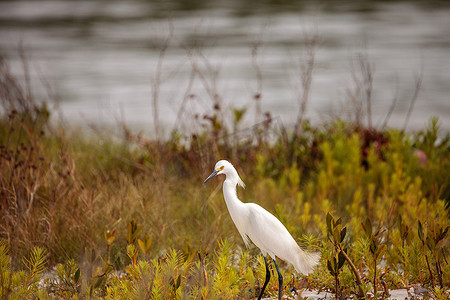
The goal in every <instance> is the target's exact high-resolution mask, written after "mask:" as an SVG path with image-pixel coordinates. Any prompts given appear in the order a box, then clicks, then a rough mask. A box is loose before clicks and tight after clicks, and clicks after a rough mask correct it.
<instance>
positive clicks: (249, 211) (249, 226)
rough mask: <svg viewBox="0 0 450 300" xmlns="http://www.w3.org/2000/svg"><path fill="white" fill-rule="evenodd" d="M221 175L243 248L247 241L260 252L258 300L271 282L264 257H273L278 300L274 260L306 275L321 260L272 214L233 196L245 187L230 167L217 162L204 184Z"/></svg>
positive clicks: (224, 193)
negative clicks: (261, 270)
mask: <svg viewBox="0 0 450 300" xmlns="http://www.w3.org/2000/svg"><path fill="white" fill-rule="evenodd" d="M220 174H224V175H225V181H224V182H223V196H224V198H225V202H226V204H227V207H228V211H229V212H230V215H231V219H232V220H233V222H234V224H235V225H236V227H237V229H238V231H239V233H240V235H241V236H242V239H243V240H244V243H245V245H246V246H247V247H248V246H249V244H250V241H249V239H250V240H251V241H252V242H253V243H254V244H255V245H256V246H257V247H258V248H259V249H260V250H261V252H262V254H263V256H264V262H265V264H266V280H265V282H264V285H263V287H262V290H261V293H260V294H259V297H258V299H261V297H262V295H263V293H264V290H265V288H266V286H267V284H268V283H269V280H270V271H269V266H268V264H267V258H266V256H267V254H269V256H270V257H271V258H272V260H273V262H274V264H275V267H276V269H277V273H278V284H279V286H278V299H281V294H282V290H283V276H282V275H281V273H280V270H279V268H278V265H277V261H276V258H275V257H278V258H280V259H282V260H284V261H287V262H289V263H290V264H292V265H293V266H294V268H295V270H297V272H300V273H303V274H305V275H307V274H308V273H310V272H311V271H312V270H313V268H314V267H315V266H316V265H317V263H318V262H319V259H320V255H319V254H318V253H307V252H305V251H303V250H302V249H301V248H300V247H299V246H298V245H297V243H296V242H295V240H294V238H293V237H292V236H291V234H290V233H289V232H288V231H287V229H286V227H284V225H283V224H282V223H281V222H280V221H279V220H278V219H277V218H276V217H275V216H274V215H272V214H271V213H269V212H268V211H267V210H265V209H264V208H262V207H261V206H259V205H258V204H255V203H243V202H241V201H240V200H239V198H238V197H237V193H236V185H238V184H239V185H240V186H242V187H245V184H244V182H243V181H242V180H241V178H240V177H239V175H238V173H237V171H236V169H235V168H234V167H233V165H232V164H231V163H230V162H228V161H226V160H220V161H218V162H217V163H216V166H215V167H214V171H213V172H212V173H211V175H209V177H208V178H206V180H205V181H204V182H203V184H205V183H206V182H207V181H208V180H210V179H211V178H213V177H214V176H216V175H220Z"/></svg>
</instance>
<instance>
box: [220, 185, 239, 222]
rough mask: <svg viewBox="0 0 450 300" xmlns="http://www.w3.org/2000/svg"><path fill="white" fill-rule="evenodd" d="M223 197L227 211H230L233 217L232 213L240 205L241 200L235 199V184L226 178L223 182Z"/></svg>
mask: <svg viewBox="0 0 450 300" xmlns="http://www.w3.org/2000/svg"><path fill="white" fill-rule="evenodd" d="M223 196H224V198H225V202H226V203H227V207H228V210H229V211H230V214H231V216H232V217H233V213H234V212H235V209H236V208H237V207H239V206H240V205H242V202H241V200H239V198H238V197H237V194H236V182H235V181H233V180H231V179H229V178H227V179H225V181H224V182H223Z"/></svg>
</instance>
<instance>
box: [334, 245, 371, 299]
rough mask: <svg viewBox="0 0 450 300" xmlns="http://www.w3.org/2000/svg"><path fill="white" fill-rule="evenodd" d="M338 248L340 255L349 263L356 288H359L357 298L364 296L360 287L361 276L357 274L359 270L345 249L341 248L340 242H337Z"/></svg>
mask: <svg viewBox="0 0 450 300" xmlns="http://www.w3.org/2000/svg"><path fill="white" fill-rule="evenodd" d="M339 249H340V250H341V251H342V255H344V257H345V260H346V261H347V262H348V264H349V265H350V268H351V269H352V272H353V274H354V275H355V279H356V283H357V284H358V289H359V295H358V296H359V298H363V297H364V298H366V296H365V295H364V291H363V289H362V281H361V276H359V272H358V270H357V269H356V266H355V265H354V264H353V262H352V260H351V259H350V257H348V255H347V253H345V251H344V250H343V249H342V247H341V245H340V244H339Z"/></svg>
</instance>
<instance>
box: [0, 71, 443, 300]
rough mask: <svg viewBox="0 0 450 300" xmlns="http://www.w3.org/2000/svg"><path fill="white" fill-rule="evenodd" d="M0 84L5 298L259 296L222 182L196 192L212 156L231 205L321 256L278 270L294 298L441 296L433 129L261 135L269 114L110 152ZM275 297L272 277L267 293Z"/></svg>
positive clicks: (110, 144)
mask: <svg viewBox="0 0 450 300" xmlns="http://www.w3.org/2000/svg"><path fill="white" fill-rule="evenodd" d="M0 73H1V74H2V77H1V79H2V80H1V82H2V93H3V94H2V101H3V103H2V104H3V107H2V108H3V110H2V112H3V115H2V116H1V118H0V123H1V124H0V166H1V167H0V205H1V210H0V218H1V222H0V239H1V243H0V295H1V296H2V297H9V298H11V299H16V298H17V299H19V298H20V299H21V298H35V297H38V298H41V299H50V298H54V297H56V298H74V299H76V298H105V299H118V298H126V299H130V298H133V299H134V298H136V299H251V298H254V297H255V296H257V295H258V292H259V289H260V287H261V285H262V283H263V282H262V280H263V279H264V272H265V267H264V262H263V260H262V258H261V256H260V255H259V250H258V249H256V248H255V247H253V248H250V249H245V247H244V245H243V241H242V240H241V238H240V236H239V234H238V232H237V230H236V229H235V227H234V224H233V223H232V221H231V219H230V217H229V215H228V211H227V208H226V205H225V203H224V201H223V199H222V195H221V189H220V187H221V186H220V182H219V181H220V180H217V181H216V182H217V185H215V184H212V185H208V186H202V184H201V183H202V181H203V180H204V179H205V178H206V176H207V175H208V174H209V173H210V172H211V168H212V167H213V166H214V163H215V162H216V161H217V160H219V159H222V158H226V159H229V160H231V161H232V162H233V163H234V164H235V166H237V168H238V171H239V172H240V174H241V177H242V179H243V180H244V181H245V183H246V185H247V188H246V189H245V190H243V189H240V190H239V191H238V194H239V196H240V198H241V199H243V200H244V201H246V202H257V203H258V204H260V205H261V206H263V207H265V208H266V209H268V210H269V211H270V212H272V213H274V215H275V216H276V217H278V218H279V219H280V220H281V221H282V222H283V224H285V225H286V227H287V228H288V230H289V231H290V232H291V233H292V235H293V236H294V238H295V239H296V240H297V241H298V242H299V243H300V244H302V245H303V247H305V248H307V249H310V250H312V249H315V250H317V251H320V252H321V254H322V260H321V262H320V265H319V266H318V267H317V269H316V270H315V272H314V273H313V274H311V275H309V276H308V277H305V276H303V275H299V274H295V273H294V272H293V268H291V267H289V266H287V265H286V264H284V263H283V262H280V266H281V268H282V273H283V276H284V278H285V287H284V291H286V294H287V296H288V297H290V298H293V297H294V292H292V291H293V290H297V291H300V290H301V289H303V288H315V289H318V290H326V291H330V292H333V293H335V294H336V295H342V296H345V297H348V296H350V295H352V294H358V295H359V297H361V298H364V297H370V296H369V295H370V293H375V294H376V295H377V297H379V298H385V297H387V296H388V291H389V289H393V288H408V287H411V286H412V285H413V284H419V285H421V286H424V287H427V288H428V289H429V290H430V293H431V294H430V296H433V297H434V298H437V299H445V297H448V296H449V294H448V287H449V284H450V278H449V276H448V274H449V271H450V267H449V264H448V257H447V256H448V246H449V236H448V234H447V233H448V228H449V221H448V220H449V218H448V217H449V202H450V186H449V183H450V172H449V171H448V170H449V169H450V156H449V153H450V135H449V133H446V132H442V131H441V130H440V129H439V122H438V120H436V119H431V120H430V123H429V125H428V126H427V128H425V129H424V130H422V131H419V132H417V133H407V132H405V131H401V130H397V129H385V130H376V129H374V128H366V127H363V126H360V125H353V124H350V123H346V122H343V121H341V120H335V121H332V122H330V123H328V124H324V125H322V126H320V127H311V126H310V125H309V123H308V122H307V121H305V120H303V118H302V120H301V123H300V125H299V126H298V127H296V129H295V130H292V132H290V131H289V129H285V130H282V131H281V132H280V133H277V134H275V135H274V134H272V135H270V136H269V134H268V133H269V132H273V131H272V129H273V128H274V126H275V125H274V123H273V121H272V120H271V118H270V116H266V119H265V121H264V122H263V123H261V125H260V126H257V127H256V130H253V131H252V132H249V134H248V135H246V136H245V137H239V136H236V135H232V134H231V133H230V132H228V131H227V127H226V126H225V125H224V123H225V121H224V120H223V119H222V118H221V117H220V116H218V115H217V114H218V113H220V111H214V115H213V116H210V118H209V120H211V122H209V123H207V124H206V126H204V127H203V129H202V131H201V132H197V133H195V134H193V135H191V136H185V135H184V134H183V132H174V133H173V134H172V135H171V137H170V138H169V139H167V140H149V139H145V138H144V137H142V136H139V135H134V134H133V133H131V132H129V131H128V130H124V134H123V136H122V138H121V139H119V140H117V139H113V138H112V137H109V136H103V135H96V136H85V135H83V134H82V133H78V132H76V131H68V130H67V129H62V128H57V127H54V126H50V125H49V116H50V114H51V113H52V112H51V111H49V110H48V109H47V107H46V106H45V104H38V103H36V102H34V101H33V99H32V98H31V96H30V95H29V93H27V92H26V89H23V88H22V87H21V85H20V84H19V83H18V81H17V80H16V79H15V78H14V77H13V76H12V75H11V74H10V73H8V71H7V69H6V68H5V66H4V65H3V66H2V71H1V72H0ZM234 113H239V114H245V111H235V112H234ZM241 118H242V115H239V118H237V117H236V118H235V119H234V122H239V120H240V119H241ZM231 122H233V120H231ZM236 127H237V126H233V128H236ZM327 215H329V217H327ZM343 231H345V232H344V233H343ZM272 271H273V268H272ZM49 275H50V276H49ZM358 277H359V280H356V281H355V279H357V278H358ZM305 278H306V279H305ZM277 291H278V287H277V286H276V280H273V281H271V283H270V284H269V286H268V288H267V293H268V295H276V294H277Z"/></svg>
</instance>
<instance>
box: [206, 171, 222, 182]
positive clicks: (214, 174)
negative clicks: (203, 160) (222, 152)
mask: <svg viewBox="0 0 450 300" xmlns="http://www.w3.org/2000/svg"><path fill="white" fill-rule="evenodd" d="M219 171H220V170H214V171H213V172H212V173H211V175H209V176H208V178H206V179H205V181H203V184H205V183H206V182H207V181H208V180H210V179H211V178H213V177H214V176H216V175H217V173H219Z"/></svg>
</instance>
